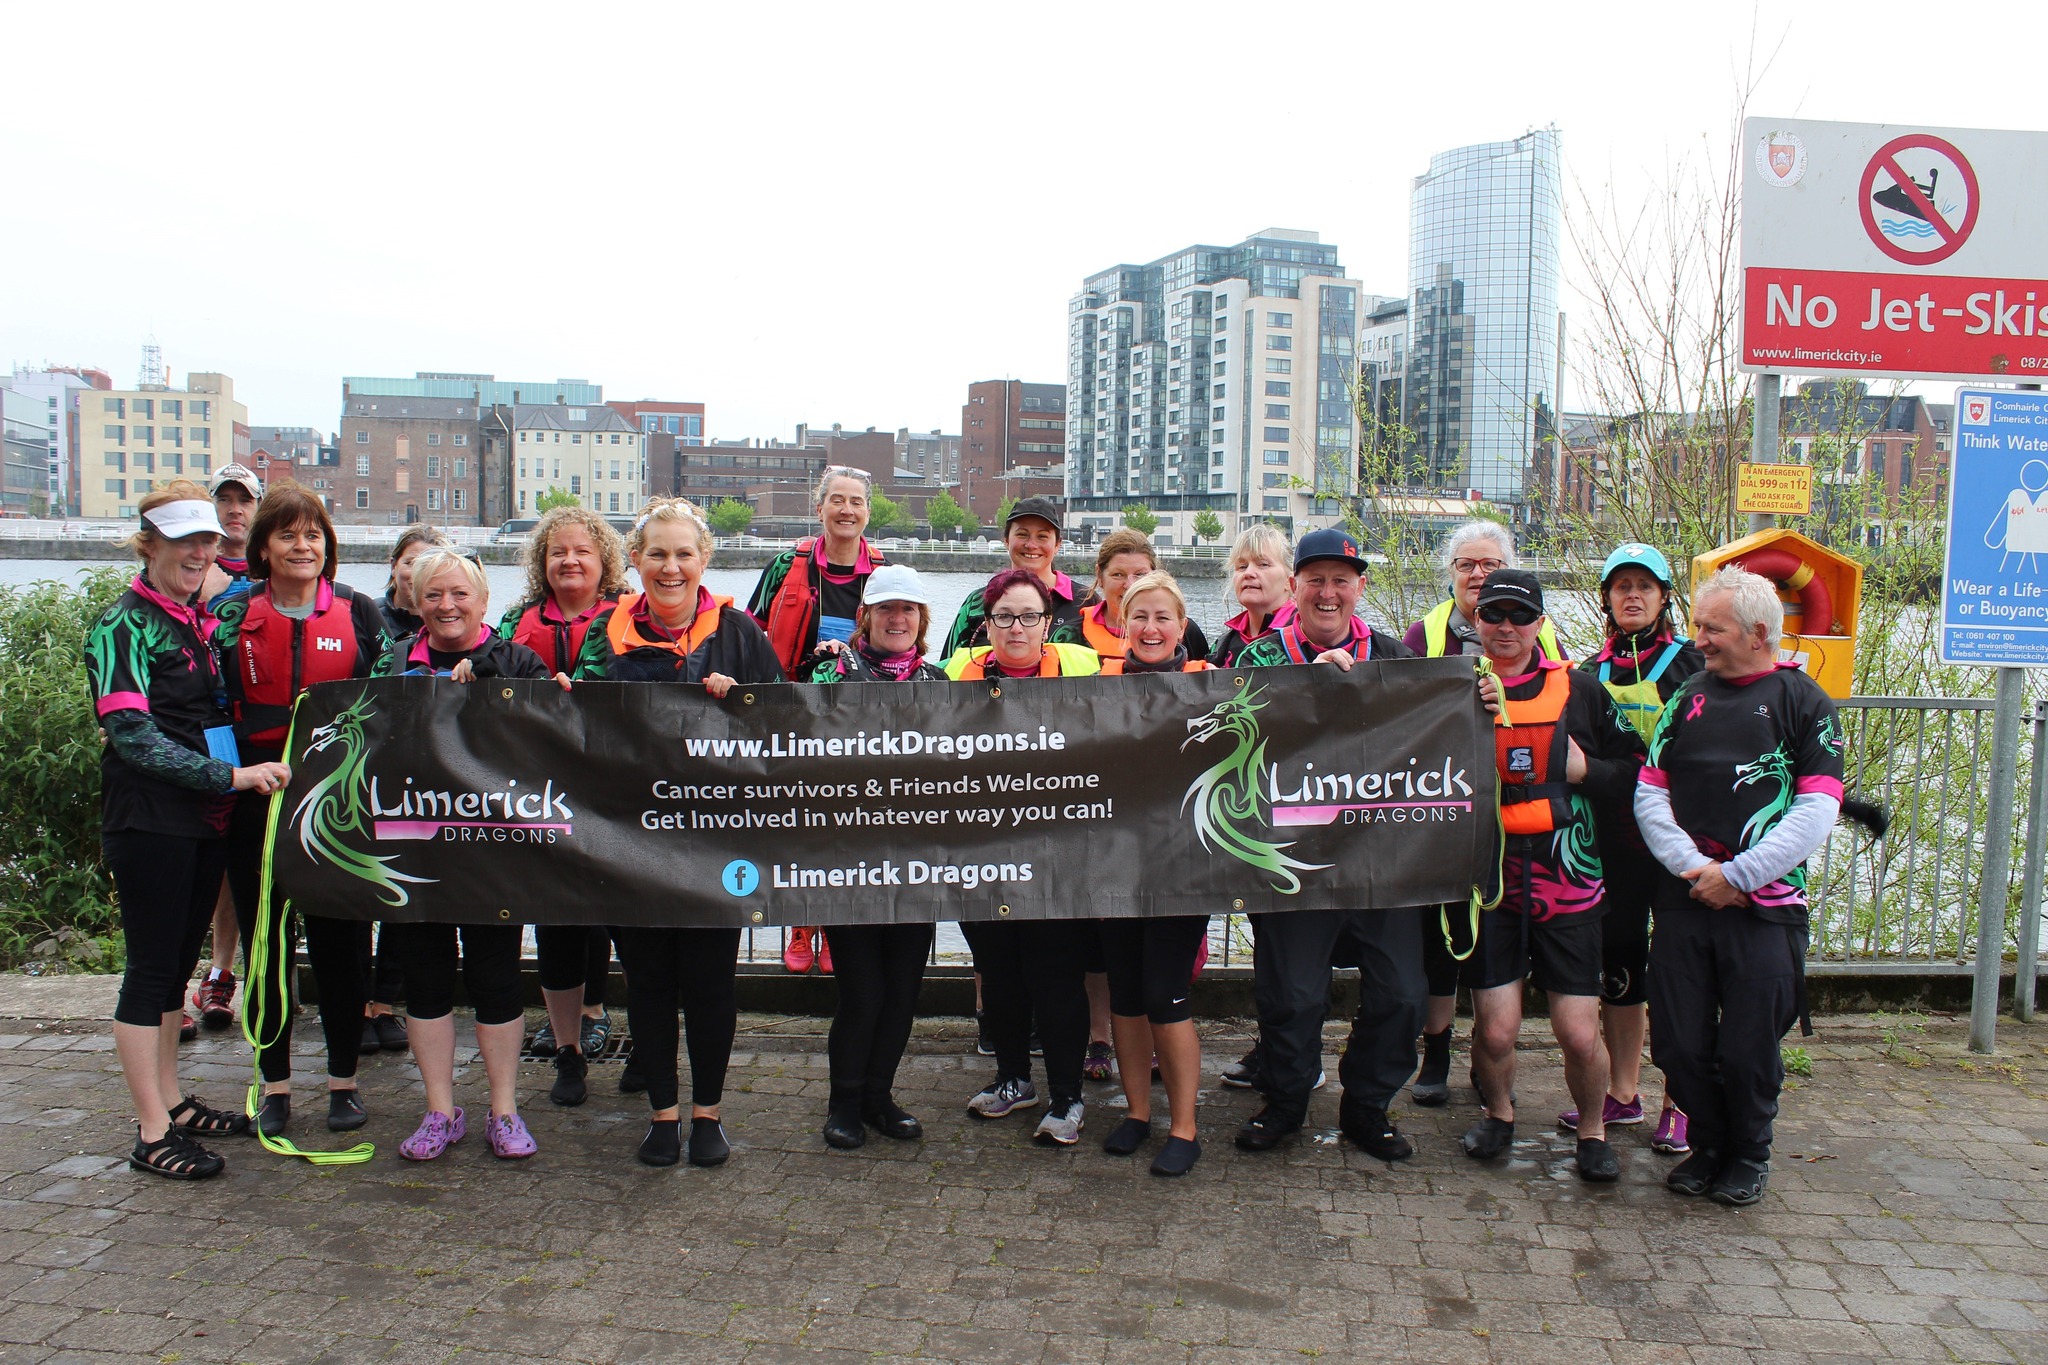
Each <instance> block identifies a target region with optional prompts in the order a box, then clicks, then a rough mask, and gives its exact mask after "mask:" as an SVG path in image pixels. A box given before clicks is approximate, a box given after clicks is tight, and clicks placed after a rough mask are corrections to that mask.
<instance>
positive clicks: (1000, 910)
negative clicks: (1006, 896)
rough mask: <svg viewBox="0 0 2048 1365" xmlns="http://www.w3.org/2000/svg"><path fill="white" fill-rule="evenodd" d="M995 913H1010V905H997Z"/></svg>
mask: <svg viewBox="0 0 2048 1365" xmlns="http://www.w3.org/2000/svg"><path fill="white" fill-rule="evenodd" d="M996 913H997V914H998V915H1007V914H1009V913H1010V907H1009V906H1007V905H998V906H997V907H996Z"/></svg>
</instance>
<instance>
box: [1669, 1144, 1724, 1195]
mask: <svg viewBox="0 0 2048 1365" xmlns="http://www.w3.org/2000/svg"><path fill="white" fill-rule="evenodd" d="M1720 1174H1721V1154H1720V1153H1719V1152H1717V1151H1715V1150H1714V1149H1713V1148H1711V1147H1695V1148H1693V1153H1692V1155H1691V1156H1689V1157H1687V1158H1686V1159H1685V1160H1683V1161H1681V1162H1679V1163H1678V1164H1677V1165H1676V1166H1673V1167H1672V1168H1671V1170H1670V1172H1669V1173H1668V1174H1667V1175H1666V1176H1665V1177H1664V1183H1665V1184H1666V1185H1668V1186H1670V1187H1671V1188H1672V1189H1673V1190H1674V1191H1676V1192H1677V1193H1679V1194H1684V1195H1691V1196H1693V1197H1695V1198H1697V1197H1698V1196H1700V1195H1703V1194H1705V1193H1706V1192H1707V1191H1708V1190H1711V1189H1712V1188H1714V1180H1715V1178H1716V1177H1717V1176H1719V1175H1720Z"/></svg>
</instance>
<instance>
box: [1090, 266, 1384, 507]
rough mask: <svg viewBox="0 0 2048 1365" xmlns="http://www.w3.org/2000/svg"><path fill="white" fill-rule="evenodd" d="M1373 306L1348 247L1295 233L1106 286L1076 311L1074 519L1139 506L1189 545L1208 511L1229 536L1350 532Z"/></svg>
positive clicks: (1119, 275)
mask: <svg viewBox="0 0 2048 1365" xmlns="http://www.w3.org/2000/svg"><path fill="white" fill-rule="evenodd" d="M1362 293H1363V290H1362V289H1361V288H1360V286H1359V283H1358V281H1356V280H1352V279H1348V278H1346V277H1345V275H1344V268H1343V266H1342V265H1341V264H1339V262H1338V260H1337V248H1336V247H1335V246H1331V245H1327V244H1325V243H1323V242H1322V241H1321V239H1320V238H1319V237H1318V236H1317V235H1316V234H1315V233H1313V232H1300V231H1294V230H1290V229H1285V228H1269V229H1267V230H1266V231H1264V232H1261V233H1257V234H1255V235H1253V236H1251V237H1248V238H1246V239H1245V240H1244V241H1243V242H1240V243H1238V244H1237V245H1236V246H1229V247H1217V246H1191V247H1188V248H1186V249H1184V250H1182V251H1179V252H1176V253H1174V254H1173V255H1171V256H1163V257H1161V258H1159V259H1158V260H1156V261H1153V262H1151V263H1150V264H1148V265H1118V266H1112V267H1110V268H1109V269H1107V270H1104V271H1101V272H1099V273H1097V274H1095V275H1092V276H1090V277H1089V278H1088V279H1087V281H1086V282H1085V283H1084V284H1083V286H1082V288H1081V292H1080V293H1078V294H1076V295H1075V296H1074V297H1073V299H1072V300H1071V301H1070V302H1069V304H1068V310H1067V316H1068V331H1067V430H1066V447H1067V471H1066V486H1067V497H1068V516H1069V522H1070V523H1071V524H1074V525H1075V526H1076V527H1077V529H1082V530H1084V531H1090V532H1092V531H1098V530H1103V529H1106V528H1108V527H1109V526H1112V525H1114V524H1115V523H1116V522H1117V521H1118V520H1119V515H1120V512H1121V509H1122V508H1123V507H1124V506H1125V505H1126V504H1127V503H1132V502H1137V503H1142V504H1144V505H1145V506H1147V507H1149V508H1150V509H1152V510H1153V511H1154V512H1155V513H1157V514H1158V516H1159V518H1160V533H1161V534H1165V535H1170V536H1171V537H1172V538H1173V540H1174V541H1175V542H1177V543H1186V542H1188V541H1190V540H1192V539H1193V521H1194V518H1195V516H1196V515H1197V514H1199V513H1200V512H1202V511H1204V510H1208V511H1213V512H1216V513H1217V514H1218V515H1219V517H1220V519H1221V520H1222V522H1223V524H1224V528H1225V534H1226V535H1229V534H1234V532H1235V528H1236V525H1237V522H1238V521H1239V520H1240V519H1247V518H1249V519H1266V520H1272V521H1276V522H1278V523H1280V524H1282V525H1283V526H1286V527H1288V528H1290V529H1292V530H1297V531H1299V530H1306V529H1310V528H1311V527H1319V526H1326V525H1329V524H1331V523H1333V522H1335V521H1336V520H1337V519H1338V518H1339V517H1340V516H1341V515H1342V512H1343V509H1344V507H1345V505H1346V502H1347V500H1348V499H1349V498H1350V497H1351V496H1352V494H1353V493H1354V492H1355V490H1356V486H1357V468H1356V459H1355V453H1356V451H1357V448H1358V416H1357V413H1356V411H1355V410H1354V406H1353V397H1354V391H1355V386H1356V383H1357V345H1358V319H1359V305H1360V299H1361V295H1362Z"/></svg>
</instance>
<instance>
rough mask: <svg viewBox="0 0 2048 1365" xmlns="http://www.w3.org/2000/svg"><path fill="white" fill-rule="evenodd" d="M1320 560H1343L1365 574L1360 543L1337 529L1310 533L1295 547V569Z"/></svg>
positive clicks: (1297, 569) (1297, 542) (1332, 528)
mask: <svg viewBox="0 0 2048 1365" xmlns="http://www.w3.org/2000/svg"><path fill="white" fill-rule="evenodd" d="M1318 559H1341V560H1343V561H1344V562H1345V563H1346V564H1349V565H1350V566H1351V567H1352V568H1354V569H1356V570H1358V571H1359V572H1360V573H1364V572H1365V556H1364V555H1362V554H1360V553H1359V552H1358V542H1357V541H1355V540H1353V539H1352V538H1351V537H1350V536H1348V535H1346V534H1344V533H1343V532H1342V531H1339V530H1338V529H1336V528H1335V527H1331V528H1329V529H1328V530H1323V531H1310V532H1309V533H1308V534H1307V535H1305V536H1303V537H1302V538H1301V539H1300V540H1298V541H1296V542H1295V545H1294V567H1295V570H1296V571H1297V572H1299V571H1300V569H1301V566H1302V565H1304V564H1308V563H1311V562H1313V561H1315V560H1318Z"/></svg>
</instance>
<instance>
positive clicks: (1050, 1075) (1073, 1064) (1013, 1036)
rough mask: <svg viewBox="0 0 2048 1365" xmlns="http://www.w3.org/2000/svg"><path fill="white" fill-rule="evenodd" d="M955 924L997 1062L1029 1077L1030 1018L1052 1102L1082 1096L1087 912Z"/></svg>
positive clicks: (1089, 931)
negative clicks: (976, 975) (975, 975)
mask: <svg viewBox="0 0 2048 1365" xmlns="http://www.w3.org/2000/svg"><path fill="white" fill-rule="evenodd" d="M960 932H961V934H963V935H964V936H965V937H966V939H967V946H968V947H969V948H971V949H972V950H973V951H974V969H975V970H976V971H978V972H980V973H981V1008H982V1015H983V1017H984V1019H985V1020H986V1022H987V1024H988V1032H989V1039H990V1041H991V1042H993V1043H994V1044H995V1047H996V1070H997V1071H998V1072H1000V1073H1001V1074H1002V1075H1004V1076H1014V1077H1016V1078H1017V1079H1019V1080H1027V1081H1028V1080H1030V1079H1031V1025H1032V1021H1033V1019H1034V1018H1035V1019H1036V1021H1037V1023H1038V1041H1039V1042H1040V1043H1041V1044H1042V1045H1043V1046H1044V1049H1045V1085H1046V1089H1047V1091H1049V1092H1050V1095H1049V1097H1050V1099H1051V1100H1052V1102H1053V1103H1055V1104H1065V1103H1070V1102H1072V1101H1074V1100H1078V1099H1080V1098H1081V1062H1082V1059H1083V1058H1084V1057H1085V1056H1086V1055H1087V1052H1088V986H1087V982H1086V980H1085V979H1084V977H1083V974H1082V971H1083V967H1084V964H1085V963H1086V960H1087V938H1088V935H1090V934H1092V933H1093V932H1094V925H1093V924H1092V923H1091V922H1089V921H1087V920H1066V919H1048V920H1031V921H1026V922H1023V923H1019V922H1017V921H1013V920H978V921H973V922H965V923H962V924H961V926H960Z"/></svg>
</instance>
